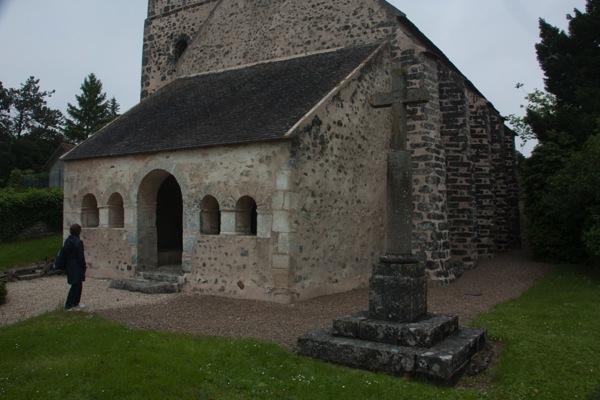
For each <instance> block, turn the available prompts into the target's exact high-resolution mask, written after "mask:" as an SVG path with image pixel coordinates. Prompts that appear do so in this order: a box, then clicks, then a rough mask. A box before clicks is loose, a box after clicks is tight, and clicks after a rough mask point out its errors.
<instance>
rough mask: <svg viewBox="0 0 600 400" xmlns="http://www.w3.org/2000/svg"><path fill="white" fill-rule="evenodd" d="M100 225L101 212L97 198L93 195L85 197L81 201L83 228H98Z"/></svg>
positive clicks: (89, 194)
mask: <svg viewBox="0 0 600 400" xmlns="http://www.w3.org/2000/svg"><path fill="white" fill-rule="evenodd" d="M98 225H100V210H99V209H98V201H97V200H96V196H94V195H93V194H91V193H88V194H86V195H85V196H83V200H82V201H81V226H82V227H84V228H97V227H98Z"/></svg>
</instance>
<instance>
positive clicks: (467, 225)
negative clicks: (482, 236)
mask: <svg viewBox="0 0 600 400" xmlns="http://www.w3.org/2000/svg"><path fill="white" fill-rule="evenodd" d="M439 74H440V104H441V111H442V120H443V123H442V129H441V133H442V138H443V140H444V147H445V149H446V173H447V180H446V182H447V197H448V224H449V236H450V256H451V259H452V260H453V261H458V262H460V263H462V267H463V268H465V269H470V268H472V267H473V266H474V265H475V263H476V262H477V258H478V257H477V255H478V253H477V246H476V241H477V202H476V191H475V171H474V164H473V151H472V148H471V143H472V137H471V128H470V125H469V123H470V119H469V101H468V97H467V89H466V87H465V80H464V78H463V77H462V76H461V75H459V74H458V73H456V72H455V71H453V70H451V69H450V68H448V67H446V66H444V65H443V64H441V63H440V65H439Z"/></svg>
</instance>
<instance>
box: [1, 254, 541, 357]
mask: <svg viewBox="0 0 600 400" xmlns="http://www.w3.org/2000/svg"><path fill="white" fill-rule="evenodd" d="M549 269H550V266H549V265H547V264H544V263H538V262H533V261H531V258H530V257H529V256H528V254H527V253H525V252H523V251H513V252H511V253H507V254H502V255H499V256H497V257H496V258H494V259H492V260H485V261H482V262H480V265H479V266H478V267H477V268H475V269H473V270H470V271H466V272H465V273H464V274H463V276H462V278H460V279H459V280H458V281H457V282H455V283H453V284H451V285H441V284H438V283H431V284H430V286H429V296H428V302H429V306H428V310H429V311H430V312H437V313H444V314H456V315H458V316H459V318H460V323H461V324H464V323H467V322H469V321H471V320H472V319H473V318H474V317H475V316H476V315H477V314H479V313H481V312H483V311H486V310H488V309H489V308H491V307H493V306H494V305H496V304H499V303H502V302H505V301H506V300H509V299H512V298H516V297H519V296H520V295H521V294H522V293H523V292H524V291H525V290H527V289H528V288H529V287H531V285H533V284H534V283H535V282H537V281H538V280H539V279H540V278H542V277H543V276H544V275H545V274H546V272H548V271H549ZM108 285H109V281H108V280H101V279H87V280H86V282H85V283H84V287H83V296H82V302H83V303H84V304H85V305H86V312H93V313H96V314H98V315H100V316H101V317H103V318H106V319H109V320H113V321H117V322H120V323H123V324H125V325H127V326H129V327H132V328H137V329H155V330H163V331H175V332H188V333H200V334H204V335H215V336H217V335H218V336H230V337H254V338H258V339H263V340H270V341H275V342H277V343H279V344H281V345H282V346H284V347H285V348H287V349H292V348H293V347H294V346H295V343H296V339H297V338H298V337H299V336H302V335H303V334H305V333H308V332H312V331H315V330H318V329H320V328H323V327H328V326H331V322H332V319H333V318H334V317H338V316H342V315H346V314H350V313H353V312H356V311H361V310H366V309H368V290H366V289H364V290H355V291H352V292H348V293H342V294H337V295H332V296H325V297H319V298H315V299H312V300H308V301H305V302H301V303H297V304H289V305H282V304H275V303H268V302H261V301H250V300H235V299H229V298H222V297H214V296H200V295H191V294H181V293H178V294H161V295H146V294H142V293H130V292H125V291H120V290H115V289H110V288H109V287H108ZM7 288H8V297H7V303H6V304H5V305H2V306H0V326H2V325H7V324H11V323H14V322H16V321H19V320H22V319H26V318H30V317H32V316H35V315H39V314H42V313H44V312H46V311H51V310H54V309H56V308H62V306H63V303H64V300H65V298H66V294H67V291H68V289H69V286H68V285H67V283H66V278H65V277H64V276H60V277H47V278H41V279H36V280H32V281H21V282H11V283H8V285H7Z"/></svg>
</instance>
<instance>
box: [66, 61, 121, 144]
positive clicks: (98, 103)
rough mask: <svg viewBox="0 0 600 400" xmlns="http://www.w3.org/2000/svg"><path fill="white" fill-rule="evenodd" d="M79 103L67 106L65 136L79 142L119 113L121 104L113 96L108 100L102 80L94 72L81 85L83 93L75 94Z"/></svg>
mask: <svg viewBox="0 0 600 400" xmlns="http://www.w3.org/2000/svg"><path fill="white" fill-rule="evenodd" d="M75 98H76V100H77V105H76V106H75V105H73V104H71V103H69V104H68V106H67V113H68V114H69V117H70V118H67V121H66V126H65V131H64V133H65V136H66V137H67V138H68V139H70V140H71V141H72V142H74V143H79V142H81V141H83V140H85V139H87V138H88V137H89V136H91V135H92V134H94V133H95V132H96V131H98V130H99V129H100V128H102V127H103V126H104V125H106V124H107V123H108V122H110V121H112V120H113V119H115V118H116V117H117V116H118V115H119V104H118V103H117V101H116V100H115V98H114V97H113V98H112V99H110V100H107V98H106V93H104V92H103V91H102V82H101V81H100V80H99V79H98V78H96V75H94V74H93V73H92V74H90V75H88V76H87V77H86V78H85V79H84V81H83V84H82V85H81V94H80V95H77V96H75Z"/></svg>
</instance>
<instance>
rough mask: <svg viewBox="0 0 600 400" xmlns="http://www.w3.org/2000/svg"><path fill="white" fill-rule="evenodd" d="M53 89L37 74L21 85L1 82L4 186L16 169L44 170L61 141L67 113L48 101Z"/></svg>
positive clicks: (1, 182) (1, 175)
mask: <svg viewBox="0 0 600 400" xmlns="http://www.w3.org/2000/svg"><path fill="white" fill-rule="evenodd" d="M53 93H54V91H50V92H48V91H41V90H40V86H39V79H35V78H34V77H33V76H32V77H29V79H27V81H26V82H25V83H23V84H21V87H20V88H18V89H13V88H8V89H7V88H4V86H3V85H2V83H1V82H0V186H4V185H6V183H7V182H8V178H9V176H10V174H11V172H12V171H13V170H15V169H20V170H32V171H34V172H41V168H42V167H43V165H44V164H45V163H46V161H47V160H48V158H50V156H51V155H52V153H53V152H54V150H56V148H57V147H58V145H59V144H60V142H61V140H62V135H61V133H60V132H61V129H62V128H61V125H62V121H63V116H62V114H61V112H60V111H58V110H54V109H51V108H50V107H48V105H47V99H48V98H49V97H51V96H52V94H53Z"/></svg>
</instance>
